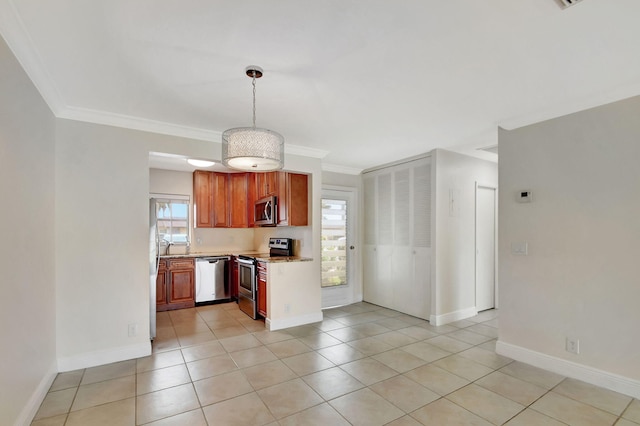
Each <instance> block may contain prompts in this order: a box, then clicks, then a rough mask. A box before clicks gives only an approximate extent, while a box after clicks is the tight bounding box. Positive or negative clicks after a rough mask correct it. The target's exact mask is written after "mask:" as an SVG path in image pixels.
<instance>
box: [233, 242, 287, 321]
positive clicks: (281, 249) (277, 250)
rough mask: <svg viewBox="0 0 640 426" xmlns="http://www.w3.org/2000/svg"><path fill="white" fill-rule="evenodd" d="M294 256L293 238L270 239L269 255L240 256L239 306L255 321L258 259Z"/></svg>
mask: <svg viewBox="0 0 640 426" xmlns="http://www.w3.org/2000/svg"><path fill="white" fill-rule="evenodd" d="M277 256H293V240H292V239H291V238H269V253H268V254H258V255H253V256H246V255H240V256H238V284H239V288H238V306H239V307H240V310H241V311H242V312H244V313H245V314H247V315H249V316H250V317H251V318H253V319H257V318H258V285H257V271H256V264H257V260H256V258H269V257H277Z"/></svg>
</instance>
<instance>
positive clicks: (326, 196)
mask: <svg viewBox="0 0 640 426" xmlns="http://www.w3.org/2000/svg"><path fill="white" fill-rule="evenodd" d="M355 199H356V196H355V189H349V188H345V189H344V190H342V189H340V190H338V189H326V188H325V189H323V190H322V281H321V282H322V307H323V308H330V307H332V306H341V305H347V304H350V303H354V302H355V301H356V300H355V294H356V291H355V286H354V267H353V263H354V260H355V256H354V254H355V250H356V247H355V235H354V233H355V232H354V231H355V229H356V227H355V211H354V209H355V208H356V206H355V204H356V203H355Z"/></svg>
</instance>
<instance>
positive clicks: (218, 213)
mask: <svg viewBox="0 0 640 426" xmlns="http://www.w3.org/2000/svg"><path fill="white" fill-rule="evenodd" d="M228 180H229V177H228V175H227V174H226V173H213V227H214V228H228V227H229V192H228V189H229V184H228Z"/></svg>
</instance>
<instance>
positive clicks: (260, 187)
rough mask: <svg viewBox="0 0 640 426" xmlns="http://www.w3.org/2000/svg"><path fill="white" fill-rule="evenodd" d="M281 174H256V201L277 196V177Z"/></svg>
mask: <svg viewBox="0 0 640 426" xmlns="http://www.w3.org/2000/svg"><path fill="white" fill-rule="evenodd" d="M280 173H283V172H263V173H256V191H257V199H258V200H259V199H260V198H264V197H268V196H270V195H276V196H277V195H278V175H279V174H280Z"/></svg>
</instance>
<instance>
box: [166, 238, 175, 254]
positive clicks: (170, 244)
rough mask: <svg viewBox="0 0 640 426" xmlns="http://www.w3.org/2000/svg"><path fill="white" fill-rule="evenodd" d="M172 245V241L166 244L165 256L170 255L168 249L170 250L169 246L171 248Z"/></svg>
mask: <svg viewBox="0 0 640 426" xmlns="http://www.w3.org/2000/svg"><path fill="white" fill-rule="evenodd" d="M173 244H174V243H173V241H168V242H167V256H169V254H170V253H169V249H170V248H171V246H172V245H173Z"/></svg>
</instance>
